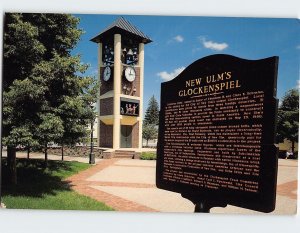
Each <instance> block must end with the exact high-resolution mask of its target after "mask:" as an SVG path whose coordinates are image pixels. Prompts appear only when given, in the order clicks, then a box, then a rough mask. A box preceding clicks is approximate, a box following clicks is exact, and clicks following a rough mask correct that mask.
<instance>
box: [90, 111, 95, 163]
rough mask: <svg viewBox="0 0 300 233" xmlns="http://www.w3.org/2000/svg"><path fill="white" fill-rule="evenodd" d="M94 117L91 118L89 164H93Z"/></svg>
mask: <svg viewBox="0 0 300 233" xmlns="http://www.w3.org/2000/svg"><path fill="white" fill-rule="evenodd" d="M91 109H93V105H91ZM93 139H94V117H92V119H91V150H90V158H89V164H95V154H94V153H93V148H94V142H93Z"/></svg>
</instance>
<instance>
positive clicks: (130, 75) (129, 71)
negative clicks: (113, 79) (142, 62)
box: [125, 67, 136, 82]
mask: <svg viewBox="0 0 300 233" xmlns="http://www.w3.org/2000/svg"><path fill="white" fill-rule="evenodd" d="M135 76H136V74H135V70H134V68H133V67H127V68H126V69H125V78H126V79H127V80H128V81H129V82H133V81H134V80H135Z"/></svg>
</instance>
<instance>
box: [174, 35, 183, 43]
mask: <svg viewBox="0 0 300 233" xmlns="http://www.w3.org/2000/svg"><path fill="white" fill-rule="evenodd" d="M173 39H174V40H175V41H177V42H183V41H184V38H183V36H181V35H177V36H175V37H173Z"/></svg>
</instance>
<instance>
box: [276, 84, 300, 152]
mask: <svg viewBox="0 0 300 233" xmlns="http://www.w3.org/2000/svg"><path fill="white" fill-rule="evenodd" d="M298 128H299V92H298V90H296V89H292V90H289V91H288V92H287V93H286V94H285V96H284V97H283V100H282V103H281V105H280V107H279V109H278V122H277V139H278V140H279V141H283V140H284V139H285V138H286V139H288V140H289V141H291V142H292V151H293V153H294V150H295V142H297V141H298Z"/></svg>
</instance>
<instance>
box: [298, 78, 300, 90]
mask: <svg viewBox="0 0 300 233" xmlns="http://www.w3.org/2000/svg"><path fill="white" fill-rule="evenodd" d="M297 88H298V89H300V80H297Z"/></svg>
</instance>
